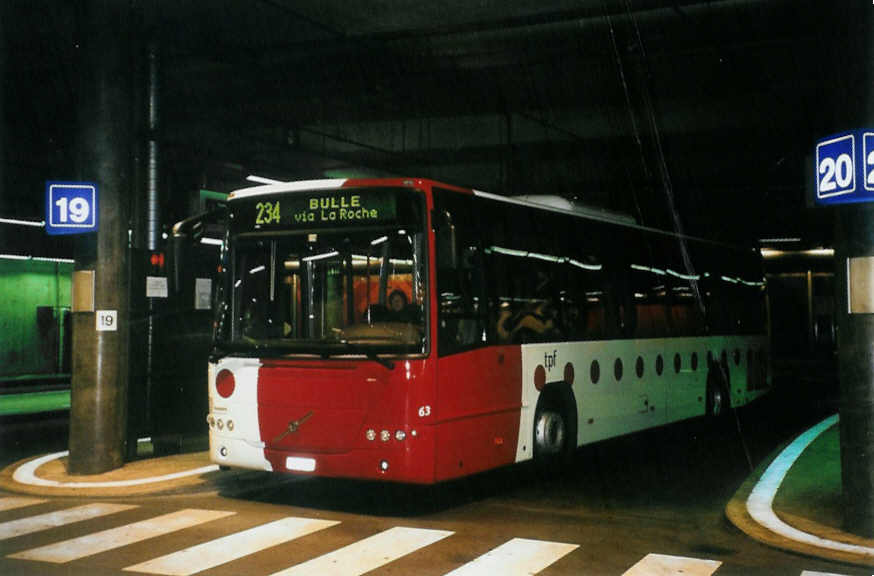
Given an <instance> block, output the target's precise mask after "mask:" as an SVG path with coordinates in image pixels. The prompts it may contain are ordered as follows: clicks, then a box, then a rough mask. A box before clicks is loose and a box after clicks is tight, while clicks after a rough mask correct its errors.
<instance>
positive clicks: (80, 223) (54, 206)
mask: <svg viewBox="0 0 874 576" xmlns="http://www.w3.org/2000/svg"><path fill="white" fill-rule="evenodd" d="M96 231H97V185H96V184H92V183H90V182H46V234H50V235H57V234H82V233H85V232H96Z"/></svg>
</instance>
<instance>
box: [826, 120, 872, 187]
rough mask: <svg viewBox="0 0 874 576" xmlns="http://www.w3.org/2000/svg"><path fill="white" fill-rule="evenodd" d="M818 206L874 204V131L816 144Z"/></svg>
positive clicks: (837, 136) (856, 132)
mask: <svg viewBox="0 0 874 576" xmlns="http://www.w3.org/2000/svg"><path fill="white" fill-rule="evenodd" d="M814 169H815V171H816V203H817V204H845V203H849V202H874V130H853V131H851V132H845V133H842V134H835V135H833V136H829V137H828V138H824V139H822V140H820V141H819V142H817V144H816V165H815V166H814Z"/></svg>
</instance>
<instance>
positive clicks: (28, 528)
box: [0, 502, 137, 540]
mask: <svg viewBox="0 0 874 576" xmlns="http://www.w3.org/2000/svg"><path fill="white" fill-rule="evenodd" d="M136 507H137V506H134V505H130V504H104V503H101V502H97V503H95V504H85V505H83V506H76V507H75V508H67V509H65V510H56V511H55V512H48V513H46V514H39V515H37V516H28V517H27V518H19V519H18V520H10V521H9V522H3V523H2V524H0V540H6V539H8V538H15V537H17V536H23V535H25V534H33V533H34V532H39V531H41V530H48V529H49V528H57V527H58V526H66V525H67V524H73V523H74V522H82V521H84V520H91V519H92V518H99V517H101V516H106V515H108V514H115V513H116V512H123V511H124V510H130V509H131V508H136Z"/></svg>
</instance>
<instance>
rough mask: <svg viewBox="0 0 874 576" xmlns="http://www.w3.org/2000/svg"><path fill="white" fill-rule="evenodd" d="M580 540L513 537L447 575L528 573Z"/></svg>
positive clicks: (514, 575)
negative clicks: (550, 540) (568, 542)
mask: <svg viewBox="0 0 874 576" xmlns="http://www.w3.org/2000/svg"><path fill="white" fill-rule="evenodd" d="M578 547H579V545H578V544H563V543H561V542H545V541H541V540H527V539H525V538H513V539H512V540H510V541H509V542H505V543H504V544H501V545H500V546H498V547H497V548H494V549H493V550H491V551H489V552H487V553H485V554H483V555H482V556H480V557H479V558H477V559H475V560H472V561H470V562H468V563H467V564H465V565H464V566H461V567H460V568H457V569H455V570H453V571H452V572H449V573H447V574H446V576H495V575H498V574H499V575H500V576H526V575H529V574H537V573H538V572H540V571H541V570H543V569H545V568H546V567H547V566H549V565H551V564H553V563H555V562H557V561H558V560H559V559H560V558H562V557H564V556H566V555H567V554H570V553H571V552H573V551H574V550H576V549H577V548H578Z"/></svg>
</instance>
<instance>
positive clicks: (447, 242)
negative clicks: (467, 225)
mask: <svg viewBox="0 0 874 576" xmlns="http://www.w3.org/2000/svg"><path fill="white" fill-rule="evenodd" d="M432 221H433V222H434V227H435V232H436V235H437V246H436V249H437V268H456V267H458V256H457V255H458V252H457V250H456V246H455V225H454V224H453V223H452V215H451V214H450V213H449V212H447V211H446V210H443V211H442V212H436V214H435V217H434V218H432Z"/></svg>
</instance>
